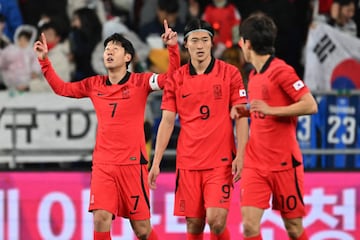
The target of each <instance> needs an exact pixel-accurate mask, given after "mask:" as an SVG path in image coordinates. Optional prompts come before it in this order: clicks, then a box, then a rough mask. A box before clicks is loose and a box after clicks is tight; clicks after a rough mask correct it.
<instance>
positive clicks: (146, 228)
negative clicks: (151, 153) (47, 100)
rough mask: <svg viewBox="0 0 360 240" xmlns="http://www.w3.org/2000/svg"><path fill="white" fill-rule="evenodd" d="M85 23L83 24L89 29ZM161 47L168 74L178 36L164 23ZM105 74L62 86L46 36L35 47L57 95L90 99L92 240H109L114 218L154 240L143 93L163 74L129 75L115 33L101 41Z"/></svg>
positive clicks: (159, 84) (130, 51)
mask: <svg viewBox="0 0 360 240" xmlns="http://www.w3.org/2000/svg"><path fill="white" fill-rule="evenodd" d="M88 26H89V25H86V27H88ZM164 26H165V33H164V34H163V35H162V38H163V40H164V44H167V46H168V50H169V51H170V52H171V54H170V55H171V60H172V62H171V63H172V64H170V65H169V66H170V67H169V74H171V73H172V72H173V71H175V69H177V68H178V67H179V65H180V58H179V51H178V47H177V35H176V32H173V31H172V30H171V29H169V28H168V27H167V24H166V21H165V22H164ZM104 47H105V49H104V64H105V66H106V68H107V70H108V73H107V75H105V76H103V75H95V76H92V77H89V78H85V79H83V80H81V81H78V82H64V81H63V80H62V79H60V78H59V77H58V75H57V74H56V72H55V71H54V69H53V68H52V64H51V62H50V60H49V59H48V56H47V55H48V47H47V43H46V38H45V34H42V35H41V41H37V42H36V43H35V44H34V51H35V52H36V53H37V56H38V59H39V62H40V64H41V68H42V72H43V74H44V76H45V78H46V79H47V81H48V83H49V85H50V86H51V88H52V89H53V90H54V92H55V93H56V94H58V95H60V96H65V97H74V98H90V99H91V101H92V102H93V105H94V108H95V112H96V114H97V120H98V128H97V135H96V145H95V148H94V152H93V162H92V173H91V190H90V202H89V211H91V212H92V213H93V221H94V240H105V239H106V240H110V239H111V234H110V230H111V224H112V220H113V219H114V218H115V216H120V217H124V218H128V219H130V224H131V227H132V228H133V230H134V233H135V235H136V237H137V238H138V239H142V240H145V239H147V240H155V239H158V238H157V236H156V233H155V231H154V230H153V229H152V227H151V224H150V203H149V199H150V198H149V186H148V185H147V181H146V179H147V176H148V168H147V167H148V166H147V163H148V156H147V152H146V149H145V148H146V146H145V136H144V125H143V124H144V110H145V105H146V100H147V97H148V95H149V94H150V93H151V92H152V91H154V90H160V89H162V88H163V87H164V85H165V83H166V81H167V77H168V75H167V74H162V75H157V74H154V73H130V72H128V66H129V64H130V62H131V61H132V59H133V57H134V53H135V49H134V47H133V45H132V43H131V42H130V41H129V40H127V39H126V38H124V37H123V36H122V35H120V34H118V33H114V34H112V35H111V36H109V37H108V38H107V39H106V40H105V41H104Z"/></svg>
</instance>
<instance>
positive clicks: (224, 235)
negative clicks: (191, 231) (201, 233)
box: [210, 228, 230, 240]
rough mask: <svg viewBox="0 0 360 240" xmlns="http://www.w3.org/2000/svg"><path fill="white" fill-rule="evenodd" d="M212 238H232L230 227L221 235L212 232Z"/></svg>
mask: <svg viewBox="0 0 360 240" xmlns="http://www.w3.org/2000/svg"><path fill="white" fill-rule="evenodd" d="M210 240H230V232H229V229H227V228H225V229H224V231H223V232H222V233H220V234H219V235H217V234H215V233H213V232H211V233H210Z"/></svg>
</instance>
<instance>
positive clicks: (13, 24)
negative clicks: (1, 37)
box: [0, 0, 23, 42]
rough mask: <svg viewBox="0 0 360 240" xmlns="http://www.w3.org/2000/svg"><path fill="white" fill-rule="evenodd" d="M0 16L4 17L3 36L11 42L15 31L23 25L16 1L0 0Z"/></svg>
mask: <svg viewBox="0 0 360 240" xmlns="http://www.w3.org/2000/svg"><path fill="white" fill-rule="evenodd" d="M0 14H2V15H4V16H5V23H6V24H5V29H4V33H5V35H6V36H7V37H8V38H9V39H10V40H11V41H12V42H13V41H14V34H15V31H16V29H17V28H18V27H19V26H20V25H21V24H23V18H22V15H21V12H20V9H19V6H18V4H17V0H0Z"/></svg>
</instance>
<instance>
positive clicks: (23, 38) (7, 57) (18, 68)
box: [0, 25, 41, 92]
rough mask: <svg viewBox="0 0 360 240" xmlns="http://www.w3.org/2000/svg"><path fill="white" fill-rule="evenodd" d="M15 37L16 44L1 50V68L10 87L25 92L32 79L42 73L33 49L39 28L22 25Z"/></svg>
mask: <svg viewBox="0 0 360 240" xmlns="http://www.w3.org/2000/svg"><path fill="white" fill-rule="evenodd" d="M14 39H15V43H14V44H9V45H7V46H6V47H5V48H4V49H2V50H0V69H1V72H2V77H3V81H4V84H5V86H6V87H7V88H8V89H10V90H12V91H13V92H14V91H18V92H24V91H28V90H29V85H30V81H31V80H32V79H35V78H38V77H39V76H40V73H41V71H40V65H39V63H38V61H37V59H36V55H35V54H34V51H33V49H32V46H33V44H34V42H35V40H36V39H37V30H36V28H35V27H34V26H31V25H21V26H19V27H18V28H17V29H16V31H15V35H14Z"/></svg>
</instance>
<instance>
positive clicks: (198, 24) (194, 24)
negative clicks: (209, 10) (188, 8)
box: [184, 18, 214, 41]
mask: <svg viewBox="0 0 360 240" xmlns="http://www.w3.org/2000/svg"><path fill="white" fill-rule="evenodd" d="M198 29H204V30H206V31H208V32H209V33H210V34H209V35H210V37H211V39H213V37H214V29H213V27H212V26H211V25H210V23H208V22H206V21H204V20H202V19H199V18H193V19H191V20H190V21H189V22H188V23H187V24H186V26H185V29H184V36H185V39H184V40H185V41H186V40H187V37H188V36H187V35H188V33H189V32H191V31H194V30H198Z"/></svg>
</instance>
